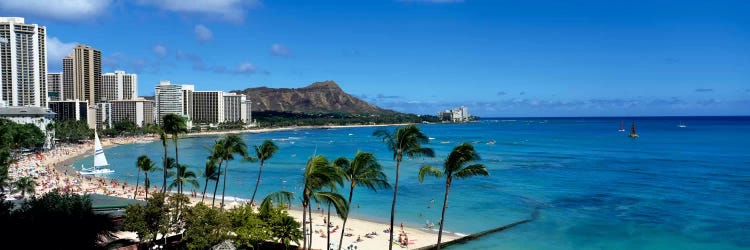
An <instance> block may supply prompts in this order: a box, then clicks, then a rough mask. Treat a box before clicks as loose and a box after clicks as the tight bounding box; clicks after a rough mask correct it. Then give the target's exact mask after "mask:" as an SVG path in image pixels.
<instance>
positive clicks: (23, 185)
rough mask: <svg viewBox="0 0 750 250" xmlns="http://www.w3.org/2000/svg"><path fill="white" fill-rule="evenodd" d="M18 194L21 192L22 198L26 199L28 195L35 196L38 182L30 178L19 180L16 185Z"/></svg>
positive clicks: (25, 177)
mask: <svg viewBox="0 0 750 250" xmlns="http://www.w3.org/2000/svg"><path fill="white" fill-rule="evenodd" d="M14 186H15V188H16V192H21V197H26V193H30V194H34V191H35V190H36V189H35V186H36V181H34V179H33V178H31V177H30V176H24V177H21V178H18V180H16V182H15V183H14Z"/></svg>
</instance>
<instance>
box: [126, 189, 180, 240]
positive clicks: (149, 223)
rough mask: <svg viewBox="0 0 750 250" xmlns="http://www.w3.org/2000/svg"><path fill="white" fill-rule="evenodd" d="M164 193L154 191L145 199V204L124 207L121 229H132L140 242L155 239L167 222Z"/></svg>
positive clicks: (163, 230) (163, 229)
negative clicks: (123, 219)
mask: <svg viewBox="0 0 750 250" xmlns="http://www.w3.org/2000/svg"><path fill="white" fill-rule="evenodd" d="M165 197H166V195H165V194H163V193H156V194H154V195H153V196H152V197H151V198H149V199H146V202H147V203H146V205H145V206H144V205H141V204H136V205H130V206H128V207H127V208H126V209H125V221H124V222H123V229H125V230H126V231H133V232H135V233H136V234H137V235H138V239H139V240H140V241H141V242H152V241H155V240H156V236H157V234H158V233H159V232H165V231H166V230H165V227H166V225H167V223H168V222H169V216H168V215H167V212H168V208H167V205H166V198H165Z"/></svg>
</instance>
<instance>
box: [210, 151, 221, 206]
mask: <svg viewBox="0 0 750 250" xmlns="http://www.w3.org/2000/svg"><path fill="white" fill-rule="evenodd" d="M221 163H222V160H219V165H218V166H219V173H217V174H218V176H216V184H215V185H214V197H212V198H211V207H214V202H216V190H219V180H220V179H221Z"/></svg>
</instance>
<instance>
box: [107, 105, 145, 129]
mask: <svg viewBox="0 0 750 250" xmlns="http://www.w3.org/2000/svg"><path fill="white" fill-rule="evenodd" d="M112 121H113V122H119V121H131V122H133V123H135V125H137V126H138V127H143V126H145V125H146V124H153V123H154V102H153V101H150V100H146V99H143V98H136V99H132V100H120V101H112Z"/></svg>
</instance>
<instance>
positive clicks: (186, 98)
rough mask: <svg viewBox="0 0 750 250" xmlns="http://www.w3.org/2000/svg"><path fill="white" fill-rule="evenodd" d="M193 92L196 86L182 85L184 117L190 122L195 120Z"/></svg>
mask: <svg viewBox="0 0 750 250" xmlns="http://www.w3.org/2000/svg"><path fill="white" fill-rule="evenodd" d="M193 92H195V85H192V84H183V85H182V115H184V116H187V117H188V120H189V121H192V119H193Z"/></svg>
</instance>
